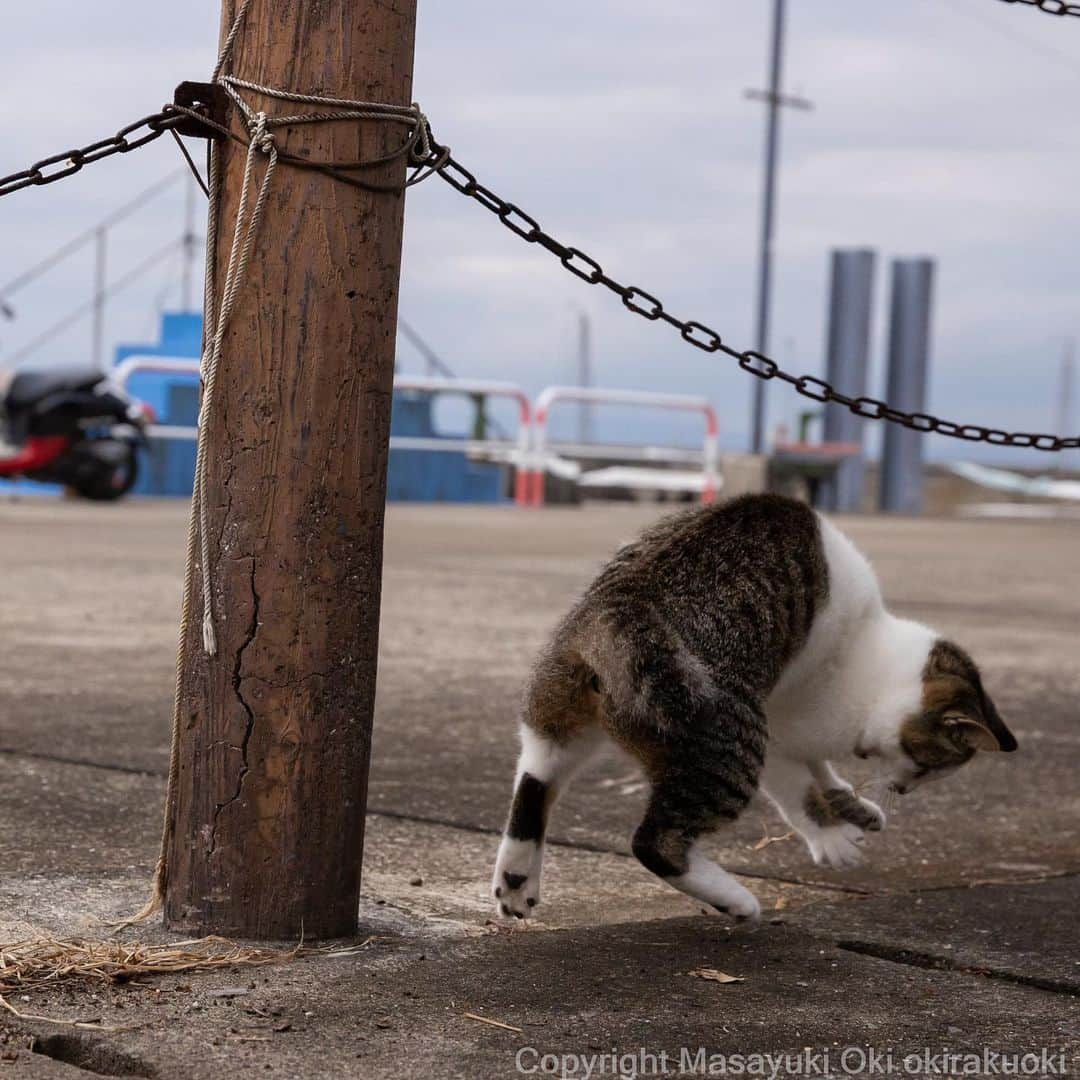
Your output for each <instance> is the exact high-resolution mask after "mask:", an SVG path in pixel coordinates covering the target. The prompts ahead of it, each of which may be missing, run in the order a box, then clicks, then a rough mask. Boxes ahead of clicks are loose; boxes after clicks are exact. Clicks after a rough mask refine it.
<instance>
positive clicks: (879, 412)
mask: <svg viewBox="0 0 1080 1080" xmlns="http://www.w3.org/2000/svg"><path fill="white" fill-rule="evenodd" d="M1019 2H1023V3H1035V2H1036V0H1019ZM1051 2H1052V3H1056V2H1057V0H1051ZM1044 3H1046V0H1044ZM431 145H432V159H431V164H432V166H433V167H434V168H435V171H436V172H437V173H438V174H439V176H441V177H442V179H443V180H445V181H446V182H447V183H448V184H449V185H450V186H451V187H453V188H456V189H457V190H458V191H459V192H461V194H462V195H464V196H466V197H467V198H470V199H474V200H475V201H476V202H478V203H480V205H481V206H483V207H484V208H485V209H486V210H488V211H490V212H491V213H492V214H494V215H495V216H496V217H497V218H498V219H499V221H501V222H502V223H503V225H505V226H506V227H507V228H508V229H509V230H510V231H511V232H512V233H514V234H515V235H517V236H519V237H521V239H522V240H524V241H525V242H526V243H529V244H539V245H540V247H542V248H544V249H545V250H546V251H549V252H551V254H552V255H554V256H555V257H556V258H557V259H558V260H559V262H561V263H562V265H563V266H564V267H565V268H566V269H567V270H569V271H570V273H571V274H574V275H575V276H576V277H579V278H581V280H582V281H585V282H587V283H588V284H590V285H602V286H603V287H604V288H605V289H608V290H610V291H611V292H613V293H614V294H615V295H616V296H618V297H619V299H621V300H622V302H623V305H624V306H625V307H626V308H627V309H628V310H630V311H632V312H633V313H634V314H635V315H640V316H641V317H642V318H644V319H648V320H649V321H650V322H665V323H667V324H668V325H669V326H671V327H672V328H673V329H675V330H678V332H679V336H680V337H681V338H682V339H683V341H685V342H688V343H689V344H690V345H693V346H695V347H696V348H698V349H701V350H702V351H703V352H707V353H725V354H726V355H727V356H730V357H731V358H732V359H733V360H735V361H737V362H738V365H739V367H740V368H742V369H743V371H747V372H749V373H750V374H751V375H753V376H755V377H756V378H759V379H779V380H780V381H781V382H785V383H787V384H788V385H790V386H792V387H794V389H795V392H796V393H798V394H801V395H802V396H803V397H807V398H810V400H811V401H817V402H821V403H823V404H829V403H831V404H836V405H842V406H844V407H845V408H848V409H850V410H851V411H852V412H853V413H856V414H857V415H858V416H863V417H866V419H868V420H885V421H888V422H889V423H892V424H899V425H901V426H902V427H906V428H910V429H912V430H913V431H921V432H925V433H927V434H931V433H932V434H937V435H946V436H948V437H949V438H953V439H964V440H966V441H967V442H985V443H990V444H992V445H994V446H1016V447H1028V448H1031V449H1034V450H1048V451H1052V450H1073V449H1077V448H1080V437H1075V438H1064V437H1061V436H1058V435H1043V434H1037V433H1034V432H1027V431H1000V430H998V429H997V428H988V427H983V426H982V425H980V424H958V423H955V422H954V421H952V420H943V419H940V418H939V417H936V416H930V415H928V414H926V413H917V412H916V413H909V412H905V411H904V410H903V409H897V408H895V407H894V406H892V405H890V404H889V403H888V402H885V401H878V400H877V399H876V398H870V397H858V398H853V397H849V396H848V395H847V394H844V393H842V392H841V391H839V390H837V389H835V388H834V387H833V386H832V385H831V384H830V383H828V382H826V381H825V380H824V379H819V378H817V377H815V376H813V375H792V374H791V373H790V372H787V371H784V370H783V368H781V367H780V365H779V364H778V363H777V362H776V361H775V360H772V359H770V358H769V357H768V356H764V355H763V354H762V353H759V352H753V351H745V352H740V351H739V350H738V349H735V348H733V347H732V346H730V345H727V344H726V343H725V342H724V340H723V339H722V338H721V336H720V334H719V333H717V331H715V330H713V329H712V328H711V327H709V326H706V325H705V324H704V323H701V322H697V321H695V320H693V319H690V320H684V319H680V318H678V317H676V316H675V315H672V314H671V313H670V312H669V311H668V310H667V309H666V308H665V307H664V304H663V302H662V301H661V300H660V299H658V298H657V297H655V296H653V295H652V294H651V293H648V292H646V291H645V290H644V289H640V288H638V287H637V286H636V285H624V284H623V283H622V282H620V281H617V280H616V279H615V278H613V277H611V276H609V275H608V274H607V273H605V272H604V268H603V267H602V266H601V265H600V263H598V262H597V261H596V260H595V259H594V258H592V256H590V255H588V254H586V253H585V252H584V251H581V250H579V249H578V248H575V247H567V246H566V245H565V244H563V243H561V242H560V241H558V240H556V239H555V237H553V236H552V235H551V234H550V233H547V232H545V231H544V230H543V229H542V228H541V227H540V224H539V222H537V220H536V219H535V218H533V217H531V216H530V215H529V214H527V213H526V212H525V211H524V210H522V209H521V207H519V206H515V205H514V204H513V203H512V202H507V201H506V200H505V199H503V198H502V197H501V196H499V195H497V194H496V193H495V192H494V191H492V190H491V189H490V188H488V187H485V186H484V185H483V184H481V183H480V182H479V181H478V180H477V179H476V177H475V176H473V174H472V173H471V172H469V170H468V169H466V168H465V167H464V166H463V165H462V164H461V163H460V162H458V161H457V160H455V158H454V157H453V156H452V155H451V154H450V151H449V150H448V149H447V148H446V147H442V146H439V145H438V144H437V143H435V142H434V141H432V144H431ZM439 156H441V157H442V159H443V160H442V164H438V165H436V164H435V160H436V159H437V158H438V157H439Z"/></svg>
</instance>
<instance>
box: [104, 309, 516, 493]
mask: <svg viewBox="0 0 1080 1080" xmlns="http://www.w3.org/2000/svg"><path fill="white" fill-rule="evenodd" d="M201 350H202V316H201V315H198V314H192V313H175V312H169V313H166V314H165V315H163V316H162V320H161V334H160V337H159V340H158V341H157V342H156V343H153V344H145V345H119V346H117V349H116V357H115V362H116V364H120V363H122V362H123V361H125V360H139V359H144V358H145V359H146V360H147V362H148V363H151V364H152V362H153V361H154V360H155V359H157V360H166V359H172V360H178V359H179V360H198V359H199V356H200V353H201ZM198 383H199V381H198V376H197V375H195V374H194V373H192V374H188V373H186V372H175V371H173V372H163V371H153V370H148V371H138V370H136V371H134V372H133V373H132V375H131V377H130V378H129V379H128V381H127V384H126V385H127V388H128V390H129V391H130V392H131V393H132V394H133V395H134V396H135V397H137V398H140V399H141V400H142V401H145V402H146V403H147V404H148V405H149V406H150V407H151V408H152V409H153V410H154V412H155V413H156V415H157V418H158V424H160V425H164V426H169V427H179V428H194V426H195V423H196V420H197V418H198V412H199V385H198ZM433 404H434V397H433V395H432V394H429V393H417V392H415V391H408V390H402V391H395V393H394V401H393V411H392V414H391V422H390V434H391V440H393V438H394V437H395V436H411V437H416V438H424V439H439V438H447V439H450V438H454V436H446V435H443V434H442V433H440V432H439V431H438V430H437V428H436V424H435V417H434V413H433ZM507 472H508V467H507V466H504V465H499V464H494V463H490V462H476V461H470V460H469V458H468V457H467V456H466V454H465V452H464V450H429V449H412V448H409V449H402V448H396V447H394V445H393V442H391V448H390V463H389V468H388V472H387V498H388V499H389V500H391V501H399V502H406V501H408V502H471V503H498V502H503V501H505V500H506V498H507V489H508V482H507ZM194 475H195V442H194V440H193V439H191V438H183V437H175V438H156V439H153V440H152V441H151V447H150V450H149V451H148V453H147V454H145V455H144V458H143V462H142V469H141V472H140V476H139V481H138V483H137V484H136V486H135V492H136V493H138V494H142V495H190V494H191V487H192V478H193V477H194Z"/></svg>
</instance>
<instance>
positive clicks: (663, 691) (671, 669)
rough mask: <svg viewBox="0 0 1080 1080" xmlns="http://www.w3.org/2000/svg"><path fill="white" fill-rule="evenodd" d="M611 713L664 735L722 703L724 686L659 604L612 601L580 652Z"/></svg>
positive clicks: (628, 599)
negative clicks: (659, 609)
mask: <svg viewBox="0 0 1080 1080" xmlns="http://www.w3.org/2000/svg"><path fill="white" fill-rule="evenodd" d="M580 651H581V655H582V658H583V659H584V661H585V663H586V664H588V665H589V667H590V668H591V669H593V670H594V671H595V673H596V676H597V680H598V683H599V688H600V690H601V692H602V693H603V694H604V696H605V698H606V700H607V703H608V707H609V709H610V711H611V712H612V713H613V714H614V715H616V716H618V717H620V718H622V719H623V720H624V721H633V722H635V723H637V724H644V725H646V726H649V727H653V728H656V729H658V730H659V731H660V732H663V731H664V730H666V729H673V728H675V727H679V726H681V725H682V723H684V722H685V721H686V720H687V719H689V718H690V717H692V716H694V715H696V714H697V713H699V712H700V711H701V710H702V709H707V708H709V707H711V706H712V704H713V703H714V702H715V701H716V699H717V695H718V692H719V691H718V688H717V686H716V684H715V682H714V679H713V678H712V676H711V675H710V673H709V671H708V669H707V668H706V667H705V665H704V664H703V663H702V662H701V660H700V659H698V657H696V656H695V655H694V654H693V653H692V652H691V651H690V649H689V648H688V647H687V646H686V643H685V642H684V641H683V640H682V639H681V638H680V636H679V635H678V634H677V633H676V632H675V630H674V629H673V628H672V627H671V626H670V625H668V624H667V622H666V621H665V620H664V619H663V617H662V616H661V615H660V613H659V612H657V610H656V609H655V607H653V605H651V604H649V603H645V602H641V601H637V600H636V599H635V598H632V597H625V598H619V599H617V600H615V599H613V600H609V601H608V603H607V604H605V605H604V608H603V610H602V612H601V613H598V615H597V616H596V618H595V619H594V621H593V625H592V627H591V632H590V633H589V634H588V635H586V637H585V642H584V644H583V645H582V647H581V648H580Z"/></svg>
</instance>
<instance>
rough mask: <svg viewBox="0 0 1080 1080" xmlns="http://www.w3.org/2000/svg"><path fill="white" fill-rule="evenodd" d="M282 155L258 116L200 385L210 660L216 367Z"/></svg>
mask: <svg viewBox="0 0 1080 1080" xmlns="http://www.w3.org/2000/svg"><path fill="white" fill-rule="evenodd" d="M260 152H262V153H264V154H266V155H267V158H268V160H267V163H266V168H265V170H264V172H263V177H262V182H261V184H260V185H259V194H258V197H257V198H256V200H255V206H254V209H252V211H251V214H250V217H249V218H248V220H247V225H246V228H245V218H246V217H247V216H248V202H249V199H250V195H251V187H252V183H251V181H252V176H253V175H254V172H255V162H256V158H257V157H258V154H259V153H260ZM277 160H278V150H277V145H276V144H275V142H274V137H273V135H272V134H271V133H270V131H269V129H268V126H267V118H266V114H265V113H261V112H260V113H256V114H255V121H254V125H253V126H252V130H251V141H250V142H249V143H248V149H247V158H246V160H245V162H244V179H243V183H242V185H241V188H240V205H239V207H238V208H237V211H236V224H235V225H234V227H233V238H232V245H231V247H230V249H229V261H228V263H227V265H226V269H225V283H224V286H223V287H222V295H221V308H220V309H219V311H218V313H217V319H216V321H215V322H213V323H210V324H209V325H210V326H211V327H212V337H211V338H210V341H209V345H208V347H207V349H206V350H205V351H204V353H203V360H202V381H203V397H202V403H201V405H200V408H199V438H198V449H197V451H196V456H195V475H196V489H197V494H198V498H197V500H196V501H197V505H198V513H199V563H200V571H201V574H202V590H203V619H202V632H203V648H204V649H205V650H206V652H207V655H209V656H215V655H216V654H217V635H216V634H215V632H214V606H213V599H212V595H211V581H210V529H209V523H210V510H209V505H208V502H207V469H208V467H209V466H208V457H209V455H208V454H207V450H206V430H207V421H208V420H209V418H210V415H211V413H212V410H213V405H214V384H215V382H216V379H217V371H218V365H219V364H220V362H221V347H222V343H223V342H224V340H225V330H226V328H227V327H228V325H229V316H230V315H232V311H233V306H234V304H235V302H236V294H237V293H238V292H239V290H240V286H241V285H242V284H243V281H244V275H245V273H246V272H247V266H248V261H249V260H250V258H251V251H252V248H253V247H254V245H255V238H256V236H257V235H258V232H259V225H260V223H261V221H262V216H263V211H264V209H265V208H266V199H267V196H268V195H269V194H270V183H271V181H272V180H273V178H274V169H275V168H276V167H277Z"/></svg>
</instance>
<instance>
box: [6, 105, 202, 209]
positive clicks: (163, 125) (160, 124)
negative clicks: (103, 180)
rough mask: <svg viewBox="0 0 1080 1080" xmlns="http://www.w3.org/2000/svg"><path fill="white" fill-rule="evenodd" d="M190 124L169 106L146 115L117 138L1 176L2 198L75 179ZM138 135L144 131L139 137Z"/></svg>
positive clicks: (56, 155)
mask: <svg viewBox="0 0 1080 1080" xmlns="http://www.w3.org/2000/svg"><path fill="white" fill-rule="evenodd" d="M186 122H187V117H184V116H181V115H179V114H177V113H176V112H174V111H173V110H172V108H171V107H169V106H167V107H166V108H165V109H163V110H162V111H161V112H157V113H153V114H152V115H151V116H144V117H143V118H142V119H141V120H136V121H135V122H134V123H131V124H128V125H127V127H122V128H121V129H120V130H119V131H118V132H117V133H116V134H115V135H110V136H109V137H108V138H107V139H99V140H98V141H97V142H93V143H90V144H89V145H88V146H81V147H79V148H77V149H75V150H65V151H64V152H63V153H61V154H53V156H52V157H47V158H42V159H41V161H36V162H34V164H33V165H31V166H30V168H29V169H23V170H22V172H17V173H12V174H11V175H10V176H4V177H0V197H3V196H4V195H10V194H11V193H12V192H14V191H21V190H22V189H23V188H25V187H31V186H34V187H40V186H42V185H43V184H55V183H56V181H57V180H63V179H64V178H65V177H68V176H74V174H75V173H77V172H79V171H80V170H81V169H82V168H83V167H84V166H86V165H92V164H93V163H94V162H95V161H102V160H104V159H105V158H107V157H112V156H113V155H114V154H129V153H131V151H132V150H138V149H139V147H140V146H146V144H147V143H151V142H153V141H154V140H155V139H160V138H161V136H162V135H164V134H165V133H166V132H167V131H169V130H171V129H172V128H175V127H178V126H179V125H181V124H184V123H186ZM139 132H142V133H141V134H139Z"/></svg>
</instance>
